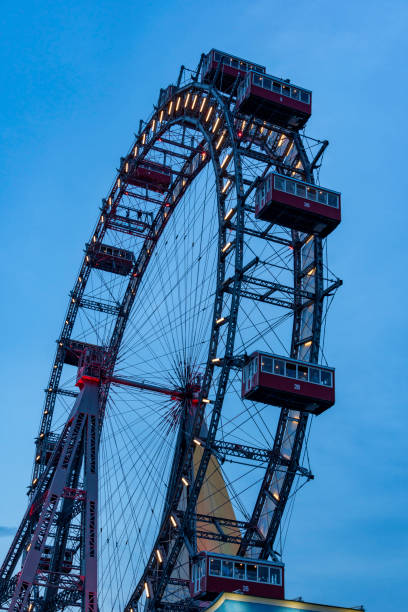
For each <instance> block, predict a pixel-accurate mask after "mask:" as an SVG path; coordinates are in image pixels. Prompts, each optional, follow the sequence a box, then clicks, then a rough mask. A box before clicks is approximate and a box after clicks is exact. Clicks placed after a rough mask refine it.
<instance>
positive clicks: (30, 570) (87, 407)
mask: <svg viewBox="0 0 408 612" xmlns="http://www.w3.org/2000/svg"><path fill="white" fill-rule="evenodd" d="M98 413H99V402H98V384H92V383H87V384H84V386H83V388H82V390H81V392H80V394H79V396H78V398H77V400H76V402H75V404H74V407H73V409H72V411H71V414H70V416H69V419H68V421H67V424H66V429H68V433H67V435H66V436H65V437H64V436H61V438H60V440H59V443H58V446H60V447H61V448H59V449H58V448H56V453H57V454H58V452H59V459H58V463H57V466H56V468H55V471H54V474H53V475H52V477H51V478H50V480H49V486H48V489H47V490H46V491H45V496H44V500H43V503H42V508H41V511H40V514H39V519H38V522H37V525H36V528H35V530H34V533H33V535H32V537H31V541H30V542H29V544H28V546H27V549H26V550H27V554H26V556H25V559H24V561H23V565H22V569H21V572H20V573H19V575H18V580H17V584H16V587H15V590H14V593H13V596H12V599H11V603H10V606H9V612H16V611H17V610H18V611H20V610H22V609H25V608H26V607H27V604H28V601H29V597H30V593H31V589H32V586H33V584H34V583H35V580H36V576H37V574H38V571H39V564H40V560H41V556H42V555H43V553H44V547H45V545H46V541H47V537H48V535H49V532H50V529H51V526H52V524H53V523H54V522H55V520H56V518H57V509H58V506H59V503H60V500H61V499H62V498H63V497H64V496H65V493H66V487H68V486H69V481H70V475H71V472H72V467H73V462H74V459H75V456H76V455H77V453H78V451H79V449H80V444H81V440H82V439H83V440H84V444H83V448H84V451H83V452H84V489H85V491H86V499H85V509H84V521H83V535H84V547H83V548H84V550H83V554H82V561H81V575H82V576H83V577H84V591H83V606H82V609H83V610H85V611H86V612H97V589H96V584H97V503H98V497H97V495H98V483H97V477H98V429H99V414H98ZM23 520H27V513H26V516H25V517H24V519H23Z"/></svg>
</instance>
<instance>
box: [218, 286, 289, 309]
mask: <svg viewBox="0 0 408 612" xmlns="http://www.w3.org/2000/svg"><path fill="white" fill-rule="evenodd" d="M224 291H225V293H232V289H230V288H229V287H226V288H225V289H224ZM240 296H241V297H244V298H248V299H249V300H257V301H258V302H264V303H265V304H273V305H274V306H280V307H281V308H289V309H291V310H293V309H294V304H293V303H292V302H287V301H285V300H279V299H277V298H273V297H270V296H267V295H266V296H265V295H259V293H254V292H252V291H247V290H246V289H241V290H240Z"/></svg>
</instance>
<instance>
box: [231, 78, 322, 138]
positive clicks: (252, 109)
mask: <svg viewBox="0 0 408 612" xmlns="http://www.w3.org/2000/svg"><path fill="white" fill-rule="evenodd" d="M236 109H237V110H238V111H239V112H241V113H244V114H246V115H255V117H257V118H258V119H264V120H265V121H271V122H272V123H276V124H278V125H281V126H282V127H286V128H292V129H299V128H302V127H303V126H304V125H305V123H306V122H307V120H308V119H309V117H310V115H311V114H312V92H311V91H309V90H307V89H303V88H300V87H297V86H296V85H291V83H290V82H289V80H286V81H285V80H283V79H278V78H277V77H274V76H271V75H269V74H259V73H258V72H255V71H253V70H252V71H250V72H248V74H247V75H246V77H245V79H244V80H243V81H242V83H241V84H240V86H239V87H238V92H237V102H236Z"/></svg>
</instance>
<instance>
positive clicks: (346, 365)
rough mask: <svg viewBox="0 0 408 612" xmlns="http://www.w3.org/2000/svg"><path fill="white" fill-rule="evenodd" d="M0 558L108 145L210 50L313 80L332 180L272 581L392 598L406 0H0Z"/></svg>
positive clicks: (399, 574) (19, 509)
mask: <svg viewBox="0 0 408 612" xmlns="http://www.w3.org/2000/svg"><path fill="white" fill-rule="evenodd" d="M0 19H1V37H0V73H1V77H2V87H1V96H0V116H1V142H0V154H1V189H2V198H1V207H2V215H1V219H2V222H1V225H0V232H1V241H0V244H1V250H2V257H1V262H2V300H1V303H0V309H1V321H2V326H1V327H2V334H1V337H2V342H1V354H0V372H1V377H2V388H3V396H2V406H1V414H2V421H1V432H2V443H1V444H0V466H1V470H0V485H1V490H2V493H1V497H0V499H1V501H0V536H1V537H0V556H1V557H3V555H4V553H5V550H6V548H7V547H8V545H9V543H10V533H13V528H15V527H16V525H17V524H18V522H19V520H20V518H21V516H22V514H23V511H24V507H25V504H26V500H27V498H26V496H25V488H26V485H27V483H28V480H29V478H30V474H31V465H32V459H33V438H34V436H35V435H36V433H37V428H38V423H39V417H40V411H41V408H42V403H43V399H44V393H43V389H44V387H45V385H46V383H47V380H48V375H49V369H50V365H51V358H52V356H53V354H54V350H55V339H56V338H57V336H58V334H59V330H60V325H61V324H62V321H63V316H64V313H65V308H66V304H67V294H68V291H69V290H70V289H71V287H72V285H73V281H74V277H75V274H76V271H77V269H78V266H79V263H80V258H81V256H82V249H83V247H84V243H85V242H86V241H87V239H88V237H89V234H90V232H91V231H92V227H93V224H94V221H95V219H96V213H97V207H98V206H99V205H100V199H101V198H102V197H104V195H105V194H106V192H107V189H108V186H109V185H110V183H111V181H112V179H113V176H114V171H115V168H116V167H117V166H118V161H119V157H120V156H121V155H123V154H124V153H125V152H126V151H127V149H128V146H129V144H130V142H131V140H132V134H133V132H135V131H136V130H137V128H138V121H139V119H140V118H145V117H147V116H148V115H149V113H150V111H151V108H152V105H153V104H154V103H156V102H157V96H158V92H159V88H160V87H163V86H166V85H167V84H169V83H170V82H173V81H174V80H175V79H176V78H177V75H178V70H179V66H180V65H181V64H185V65H187V66H189V67H191V68H193V67H195V66H196V64H197V62H198V59H199V56H200V54H201V53H202V52H203V51H208V50H209V49H210V48H211V47H216V48H219V49H222V50H225V51H229V52H231V53H233V54H235V55H238V56H242V57H244V58H248V59H250V60H252V61H255V62H258V63H260V64H265V65H266V66H267V70H268V72H270V73H272V74H275V75H277V76H283V77H290V78H291V80H293V81H294V82H295V83H296V84H299V85H303V86H305V87H306V88H309V89H311V90H312V91H313V116H312V118H311V120H310V122H309V124H308V126H307V130H306V132H307V133H308V134H310V135H311V136H315V137H318V138H327V139H328V140H329V141H330V147H329V149H328V150H327V152H326V154H325V157H324V163H323V167H322V170H321V175H320V178H321V183H322V185H325V186H327V187H329V188H330V187H331V188H333V189H337V190H339V191H341V192H342V194H343V223H342V225H341V226H340V228H339V229H337V230H336V231H335V232H334V234H333V235H332V236H330V238H329V264H330V267H331V269H332V270H333V271H334V272H335V273H336V274H337V275H338V276H340V277H341V278H343V279H344V287H343V288H342V289H341V290H340V291H339V292H338V294H337V297H336V300H335V302H334V305H333V307H332V309H331V311H330V318H329V321H328V327H327V343H326V353H327V356H328V359H329V362H330V363H331V364H332V365H334V366H335V367H336V368H337V403H336V406H335V407H334V408H333V409H332V410H330V411H328V412H327V413H325V414H324V415H322V416H321V417H318V418H317V419H315V422H314V425H313V428H312V435H311V439H310V445H309V449H310V455H311V466H312V469H313V471H314V473H315V474H316V480H315V481H314V482H312V483H311V484H309V485H307V487H305V488H304V489H303V490H302V491H301V492H300V493H299V495H298V498H297V502H296V504H295V509H294V513H293V516H292V521H291V525H290V530H289V535H288V539H287V543H286V549H285V558H284V561H285V562H286V564H287V596H288V597H297V596H302V597H303V599H304V600H306V601H317V602H322V603H328V604H333V605H357V604H360V603H363V604H365V605H366V606H367V610H368V611H369V612H383V611H384V610H392V609H401V610H402V609H403V608H404V603H403V602H404V601H406V599H407V593H406V585H407V579H408V567H407V566H408V564H407V503H408V499H407V460H406V453H407V446H406V440H407V434H406V420H405V419H406V413H405V411H406V409H407V391H406V382H405V381H406V368H407V366H406V361H407V357H406V352H407V351H406V341H407V339H406V312H407V307H406V299H407V283H406V277H407V272H406V267H407V265H406V261H407V257H406V249H407V246H406V231H407V229H406V228H407V225H406V222H407V214H406V210H407V201H408V195H407V194H408V184H407V183H408V181H407V176H408V160H407V152H406V148H407V136H406V133H407V122H408V113H407V108H408V104H407V98H408V87H407V70H406V62H407V56H408V48H407V46H408V45H407V34H406V33H407V27H408V4H407V3H406V2H405V1H403V0H395V1H394V2H386V1H382V2H368V1H365V2H364V1H361V0H355V1H354V2H351V1H347V0H346V1H343V2H336V3H335V2H327V1H322V0H315V1H313V0H310V1H309V2H306V1H305V0H298V1H297V2H296V1H294V0H285V1H281V0H252V1H251V2H250V1H248V2H243V1H242V0H235V1H234V2H232V1H231V2H227V1H223V0H218V1H212V0H210V1H208V2H205V3H201V2H183V1H175V0H168V1H167V2H162V1H161V0H160V1H157V2H144V1H142V0H139V2H130V3H129V2H128V3H125V2H113V1H108V2H107V1H103V0H101V1H99V2H96V1H93V2H91V1H85V0H82V1H81V0H78V1H73V2H61V1H55V0H54V1H53V2H47V1H46V0H43V1H42V2H38V1H35V0H33V1H31V2H28V1H27V0H21V1H20V2H18V3H17V2H9V1H8V2H5V3H3V5H2V11H1V17H0Z"/></svg>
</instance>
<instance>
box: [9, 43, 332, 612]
mask: <svg viewBox="0 0 408 612" xmlns="http://www.w3.org/2000/svg"><path fill="white" fill-rule="evenodd" d="M311 97H312V94H311V92H310V91H308V90H306V89H303V88H300V87H297V86H294V85H293V84H291V83H290V82H289V81H288V80H283V79H279V78H276V77H273V76H270V75H268V74H267V73H266V69H265V67H263V66H259V65H256V64H253V63H250V62H247V61H245V60H243V59H240V58H237V57H234V56H231V55H228V54H226V53H223V52H220V51H216V50H211V51H210V52H209V53H208V54H207V55H203V56H202V57H201V59H200V62H199V64H198V66H197V68H196V69H194V70H189V69H187V68H185V67H182V68H181V70H180V74H179V77H178V80H177V82H176V83H175V84H171V85H169V86H168V87H167V88H165V89H162V90H160V95H159V99H158V101H157V104H156V105H155V106H154V108H153V111H152V113H151V115H150V116H149V118H148V119H147V121H141V122H140V126H139V131H138V134H137V136H136V139H135V142H134V143H133V144H132V146H131V148H130V149H129V151H128V152H127V154H126V155H125V156H124V157H122V158H121V160H120V165H119V167H118V169H117V174H116V176H115V180H114V182H113V184H112V187H111V189H110V191H109V192H108V194H107V197H106V198H105V199H103V200H102V206H101V208H100V210H99V211H98V213H97V221H96V225H95V228H94V230H93V231H92V233H91V235H90V238H89V242H88V243H87V244H86V245H85V249H84V254H83V258H82V262H81V267H80V270H79V273H78V274H77V276H76V279H75V283H74V287H73V290H72V291H71V292H70V294H69V303H68V308H67V313H66V315H65V317H64V321H63V326H62V330H61V333H60V336H59V338H58V341H57V348H56V353H55V359H54V361H53V363H52V367H51V375H50V379H49V383H48V385H47V389H46V399H45V404H44V408H43V410H42V416H41V423H40V429H39V432H38V436H37V438H36V440H35V445H36V446H35V460H34V468H33V475H32V480H31V484H30V491H29V504H28V506H27V511H26V513H25V515H24V517H23V519H22V521H21V524H20V526H19V528H18V530H17V533H16V536H15V538H14V540H13V543H12V545H11V547H10V550H9V551H8V554H7V556H6V558H5V560H4V562H3V565H2V567H1V575H0V601H1V606H2V608H3V609H9V610H13V611H14V610H28V611H30V612H31V611H33V612H36V611H38V612H40V611H48V610H50V611H51V610H52V611H54V610H62V609H67V610H71V609H72V610H74V609H76V608H78V607H79V608H80V609H82V610H86V611H96V610H98V609H99V610H103V611H105V610H126V611H128V612H130V611H135V610H142V609H143V610H145V609H147V610H158V609H165V610H182V609H186V610H187V609H190V610H191V609H195V608H198V607H200V608H205V607H206V605H207V604H208V605H209V604H210V602H211V601H212V600H213V599H214V597H216V596H217V595H218V594H219V593H220V592H222V591H234V590H237V589H238V590H241V591H242V592H245V593H249V594H254V595H259V596H261V597H262V596H271V597H277V598H283V597H284V566H283V563H282V548H283V545H284V540H285V534H286V529H287V516H288V512H285V509H286V510H288V506H290V504H291V503H293V499H294V494H295V493H296V491H297V489H298V488H299V487H300V486H301V485H302V484H303V483H304V482H305V481H307V480H310V479H311V478H312V477H313V476H312V474H311V472H310V468H309V466H308V465H307V461H306V464H305V463H304V459H305V454H304V447H305V444H304V442H305V437H306V435H307V432H308V427H309V425H310V422H311V417H312V415H318V414H320V413H322V412H323V411H325V410H326V409H328V408H329V407H330V406H332V405H333V404H334V370H333V368H331V367H329V365H328V364H327V362H326V357H325V354H324V344H323V342H322V334H321V330H322V326H323V325H324V324H325V320H326V314H327V310H328V306H329V305H330V303H331V300H332V296H333V295H334V293H335V291H336V289H337V288H338V287H339V286H340V285H341V281H340V280H339V279H338V278H337V277H335V276H334V275H333V274H332V273H331V271H330V270H329V268H328V266H327V263H326V262H327V259H326V257H324V250H325V242H326V241H325V239H326V237H327V236H328V235H329V234H330V233H331V232H332V231H333V230H334V229H335V228H336V226H337V225H338V224H339V222H340V194H339V193H338V192H336V191H333V190H331V189H326V188H323V187H321V186H318V185H317V184H316V181H317V176H316V173H317V171H318V168H319V165H320V163H321V158H322V155H323V153H324V151H325V149H326V147H327V144H328V143H327V141H319V140H316V139H314V138H310V137H307V136H305V135H304V134H303V133H302V132H301V130H302V129H303V127H304V126H305V124H306V122H307V120H308V118H309V117H310V115H311Z"/></svg>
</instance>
